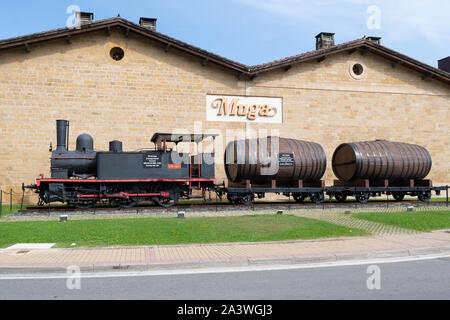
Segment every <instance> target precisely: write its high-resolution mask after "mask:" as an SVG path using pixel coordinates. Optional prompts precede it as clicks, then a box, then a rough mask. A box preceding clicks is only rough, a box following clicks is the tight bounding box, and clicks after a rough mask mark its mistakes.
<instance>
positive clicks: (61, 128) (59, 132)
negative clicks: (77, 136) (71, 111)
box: [56, 120, 69, 153]
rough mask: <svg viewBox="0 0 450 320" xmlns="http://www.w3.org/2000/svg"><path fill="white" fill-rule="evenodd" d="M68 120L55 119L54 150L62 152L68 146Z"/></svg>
mask: <svg viewBox="0 0 450 320" xmlns="http://www.w3.org/2000/svg"><path fill="white" fill-rule="evenodd" d="M68 135H69V121H67V120H56V141H57V144H56V152H59V153H63V152H65V151H67V148H68V144H69V143H68V141H67V138H68Z"/></svg>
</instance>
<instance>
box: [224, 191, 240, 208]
mask: <svg viewBox="0 0 450 320" xmlns="http://www.w3.org/2000/svg"><path fill="white" fill-rule="evenodd" d="M227 199H228V201H230V203H231V204H234V205H237V204H242V203H243V198H242V196H240V195H239V194H237V193H227Z"/></svg>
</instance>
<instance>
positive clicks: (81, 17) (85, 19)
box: [77, 12, 94, 26]
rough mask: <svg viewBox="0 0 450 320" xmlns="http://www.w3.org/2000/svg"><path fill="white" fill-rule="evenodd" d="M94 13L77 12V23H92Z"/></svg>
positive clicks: (81, 24) (80, 24) (82, 24)
mask: <svg viewBox="0 0 450 320" xmlns="http://www.w3.org/2000/svg"><path fill="white" fill-rule="evenodd" d="M93 20H94V14H93V13H91V12H77V25H79V26H84V25H87V24H90V23H92V21H93Z"/></svg>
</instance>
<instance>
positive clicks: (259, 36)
mask: <svg viewBox="0 0 450 320" xmlns="http://www.w3.org/2000/svg"><path fill="white" fill-rule="evenodd" d="M70 5H77V6H79V7H80V8H81V10H82V11H88V12H94V14H95V17H94V18H95V20H100V19H106V18H111V17H115V16H117V14H119V13H120V15H121V16H122V17H123V18H125V19H128V20H131V21H133V22H136V23H137V22H138V21H139V17H155V18H157V19H158V25H157V29H158V31H159V32H162V33H164V34H167V35H169V36H171V37H174V38H176V39H179V40H182V41H185V42H188V43H190V44H193V45H195V46H198V47H200V48H202V49H205V50H208V51H211V52H214V53H216V54H219V55H222V56H224V57H226V58H229V59H232V60H235V61H237V62H241V63H245V64H248V65H255V64H259V63H265V62H269V61H272V60H276V59H280V58H284V57H287V56H291V55H296V54H299V53H303V52H306V51H310V50H313V49H314V48H315V42H314V41H315V40H314V36H315V35H316V34H317V33H319V32H321V31H326V32H335V33H336V36H335V37H336V42H337V43H342V42H345V41H350V40H354V39H357V38H361V37H363V36H365V35H366V36H369V35H374V36H381V37H383V39H382V44H383V45H385V46H387V47H389V48H391V49H394V50H397V51H399V52H401V53H404V54H406V55H408V56H410V57H412V58H415V59H417V60H420V61H422V62H425V63H427V64H429V65H432V66H437V60H439V59H442V58H445V57H447V56H449V55H450V18H449V14H450V1H449V0H440V1H439V0H427V1H411V0H391V1H389V0H370V1H366V0H341V1H337V0H317V1H305V0H222V1H220V0H189V1H180V0H162V1H159V0H153V1H138V0H121V1H118V0H108V1H103V0H97V1H95V0H90V1H86V0H69V1H66V0H39V1H30V0H27V1H25V0H15V1H4V2H3V3H2V5H1V9H0V10H1V11H0V39H6V38H10V37H15V36H21V35H25V34H30V33H34V32H39V31H46V30H51V29H56V28H60V27H64V26H65V25H66V21H67V19H68V18H69V16H70V14H68V13H67V8H68V7H69V6H70ZM368 23H369V24H368Z"/></svg>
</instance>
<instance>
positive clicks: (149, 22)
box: [139, 18, 157, 31]
mask: <svg viewBox="0 0 450 320" xmlns="http://www.w3.org/2000/svg"><path fill="white" fill-rule="evenodd" d="M156 20H157V19H155V18H141V19H140V20H139V25H140V26H141V27H142V28H145V29H149V30H151V31H156Z"/></svg>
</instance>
